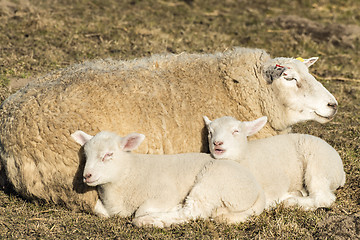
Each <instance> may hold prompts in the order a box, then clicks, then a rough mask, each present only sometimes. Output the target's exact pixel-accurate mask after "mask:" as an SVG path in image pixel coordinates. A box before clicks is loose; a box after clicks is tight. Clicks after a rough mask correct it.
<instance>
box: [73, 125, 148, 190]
mask: <svg viewBox="0 0 360 240" xmlns="http://www.w3.org/2000/svg"><path fill="white" fill-rule="evenodd" d="M71 137H72V138H73V139H74V140H75V141H76V142H77V143H79V144H80V145H81V146H84V152H85V156H86V164H85V168H84V174H83V177H84V182H85V183H86V184H87V185H89V186H97V185H101V184H106V183H110V182H113V181H114V180H116V178H118V177H120V176H119V173H120V171H119V169H125V170H126V168H127V166H128V164H129V154H130V153H129V151H132V150H134V149H136V148H137V147H138V146H139V145H140V143H141V142H142V141H143V140H144V138H145V136H144V135H143V134H139V133H130V134H129V135H127V136H125V137H120V136H119V135H117V134H115V133H112V132H106V131H103V132H99V133H98V134H96V135H95V136H91V135H89V134H87V133H85V132H83V131H80V130H79V131H76V132H74V133H73V134H71ZM124 172H126V171H124Z"/></svg>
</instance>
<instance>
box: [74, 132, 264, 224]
mask: <svg viewBox="0 0 360 240" xmlns="http://www.w3.org/2000/svg"><path fill="white" fill-rule="evenodd" d="M72 137H73V138H74V139H75V141H76V142H78V143H79V144H81V145H83V146H84V152H85V155H86V158H87V160H86V164H85V168H84V174H83V177H84V182H85V183H86V184H87V185H89V186H98V192H99V195H100V200H98V202H97V205H96V208H95V212H96V214H98V215H102V216H105V217H110V216H113V215H119V216H121V217H128V216H131V215H132V214H133V213H135V219H134V224H135V225H137V226H156V227H168V226H170V225H171V224H177V223H183V222H187V221H189V220H191V219H196V218H208V217H214V218H215V219H218V220H221V221H226V222H230V223H237V222H243V221H245V220H246V219H247V218H248V217H249V216H251V215H253V214H255V215H259V214H260V213H261V212H262V211H263V209H264V206H265V196H264V193H263V191H262V189H261V187H260V185H259V184H258V183H257V182H256V180H255V178H254V176H253V175H252V174H251V173H250V172H249V171H247V170H245V168H243V167H242V166H241V165H240V164H238V163H236V162H234V161H216V160H214V159H213V158H212V157H211V156H210V154H205V153H185V154H175V155H151V154H133V153H130V151H132V150H134V149H135V148H137V147H138V146H139V144H140V143H141V142H142V141H143V140H144V138H145V136H144V135H143V134H139V133H131V134H128V135H127V136H125V137H120V136H119V135H117V134H115V133H112V132H106V131H103V132H100V133H98V134H96V135H95V136H94V137H93V136H91V135H88V134H87V133H85V132H83V131H76V132H75V133H73V134H72ZM184 199H185V200H184ZM183 201H184V204H183V205H184V206H182V202H183ZM166 212H169V213H167V214H166Z"/></svg>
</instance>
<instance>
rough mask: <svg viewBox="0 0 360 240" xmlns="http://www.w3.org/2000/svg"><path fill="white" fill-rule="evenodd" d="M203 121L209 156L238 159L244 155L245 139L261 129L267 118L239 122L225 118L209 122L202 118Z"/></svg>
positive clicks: (206, 118) (231, 118) (207, 119)
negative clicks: (206, 132)
mask: <svg viewBox="0 0 360 240" xmlns="http://www.w3.org/2000/svg"><path fill="white" fill-rule="evenodd" d="M204 121H205V124H206V127H207V129H208V132H209V135H208V138H209V149H210V153H211V155H212V156H213V157H214V158H216V159H225V158H226V159H239V158H241V156H243V155H244V154H245V153H246V147H247V137H248V136H251V135H253V134H255V133H257V132H258V131H259V130H260V129H261V128H263V127H264V125H265V124H266V121H267V117H261V118H259V119H256V120H254V121H249V122H241V121H239V120H237V119H235V118H233V117H227V116H226V117H221V118H218V119H215V120H213V121H210V120H209V118H208V117H206V116H204Z"/></svg>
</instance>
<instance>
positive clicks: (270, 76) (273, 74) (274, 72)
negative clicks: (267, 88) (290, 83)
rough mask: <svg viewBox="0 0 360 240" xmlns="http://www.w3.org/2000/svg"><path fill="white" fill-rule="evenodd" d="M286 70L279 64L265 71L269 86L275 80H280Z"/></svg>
mask: <svg viewBox="0 0 360 240" xmlns="http://www.w3.org/2000/svg"><path fill="white" fill-rule="evenodd" d="M286 69H287V68H286V67H284V66H281V65H278V64H276V65H270V66H269V67H268V68H267V69H265V71H264V75H265V80H266V82H267V83H269V84H270V83H272V82H273V81H274V80H275V79H278V78H279V77H280V76H281V74H283V72H284V71H285V70H286Z"/></svg>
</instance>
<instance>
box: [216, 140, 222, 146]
mask: <svg viewBox="0 0 360 240" xmlns="http://www.w3.org/2000/svg"><path fill="white" fill-rule="evenodd" d="M223 144H224V143H223V142H220V141H214V145H215V146H221V145H223Z"/></svg>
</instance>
